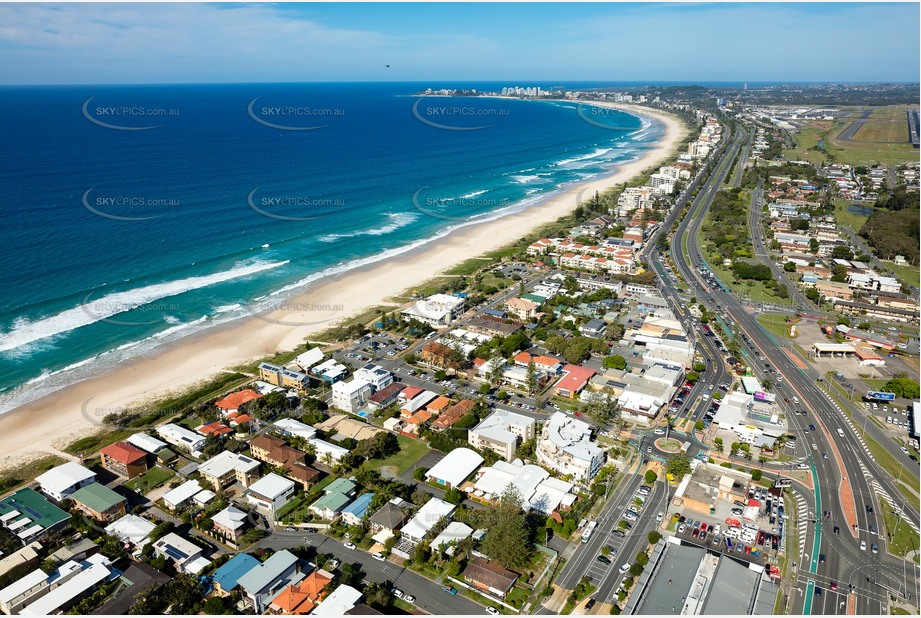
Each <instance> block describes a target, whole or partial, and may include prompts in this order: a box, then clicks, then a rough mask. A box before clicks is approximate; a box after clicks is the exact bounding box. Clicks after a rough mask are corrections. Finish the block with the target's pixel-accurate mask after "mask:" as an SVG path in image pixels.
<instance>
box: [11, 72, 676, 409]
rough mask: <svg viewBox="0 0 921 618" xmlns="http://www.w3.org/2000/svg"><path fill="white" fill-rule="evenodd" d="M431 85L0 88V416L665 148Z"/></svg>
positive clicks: (644, 132) (646, 134) (655, 131)
mask: <svg viewBox="0 0 921 618" xmlns="http://www.w3.org/2000/svg"><path fill="white" fill-rule="evenodd" d="M426 86H428V84H406V83H399V84H396V83H391V84H377V83H376V84H251V85H238V84H235V85H170V86H160V85H158V86H73V87H3V88H0V111H2V113H3V117H4V119H5V122H4V125H5V126H4V128H3V130H2V137H3V139H0V187H2V194H0V196H2V197H0V200H2V208H3V214H4V221H3V235H2V238H3V242H2V243H0V289H2V290H3V294H2V296H0V412H2V411H7V410H9V409H11V408H13V407H15V406H17V405H20V404H22V403H24V402H26V401H29V400H33V399H35V398H37V397H39V396H41V395H43V394H46V393H49V392H52V391H54V390H57V389H58V388H61V387H62V386H64V385H66V384H68V383H71V382H74V381H77V380H80V379H83V378H85V377H88V376H90V375H94V374H97V373H99V372H101V371H103V370H105V369H106V368H107V367H109V366H112V365H114V364H116V363H118V362H120V361H122V360H124V359H126V358H130V357H133V356H137V355H141V354H149V353H152V352H153V351H155V350H156V348H157V347H158V346H160V345H162V344H164V343H166V342H169V341H172V340H174V339H176V338H179V337H182V336H186V335H188V334H191V333H194V332H197V331H199V330H202V329H205V328H209V327H212V326H214V325H217V324H221V323H224V322H227V321H229V320H234V319H239V318H241V317H247V316H251V315H254V314H256V313H258V312H259V311H262V310H265V309H271V308H275V307H280V306H284V302H285V299H286V298H287V297H288V296H290V295H293V294H295V293H297V292H299V291H302V290H303V288H304V287H305V286H307V285H309V284H310V283H311V282H312V281H315V280H317V279H318V278H320V277H322V276H323V275H326V274H331V273H338V272H344V271H346V270H349V269H351V268H355V267H357V266H360V265H363V264H367V263H370V262H373V261H377V260H381V259H384V258H386V257H388V256H392V255H396V254H399V253H401V252H404V251H408V250H410V249H412V248H413V247H417V246H420V245H422V244H425V243H427V242H433V241H435V240H437V238H440V237H442V236H443V235H445V234H446V233H448V232H449V231H450V230H452V229H455V228H457V227H458V226H463V225H469V224H470V223H471V222H475V221H481V220H485V219H489V218H494V217H498V216H501V215H502V214H505V213H509V212H515V211H520V210H521V209H524V208H526V207H527V206H529V205H532V204H534V203H536V202H537V201H538V200H541V199H545V198H547V197H548V196H551V195H553V194H555V193H557V192H559V191H561V190H564V189H565V188H566V187H568V186H571V185H572V184H574V183H578V182H582V181H585V180H587V179H591V178H593V177H596V176H599V175H603V174H606V173H609V172H610V170H611V169H612V168H613V167H616V165H617V164H618V163H623V162H626V161H631V160H634V159H636V158H637V157H639V156H640V155H641V154H642V152H643V151H644V150H645V149H649V148H651V147H653V146H654V144H655V142H656V141H657V140H658V139H660V138H661V136H662V133H663V131H664V127H663V126H661V125H660V124H659V123H657V122H655V121H650V120H647V119H640V118H638V117H636V116H633V115H630V114H626V113H622V112H611V111H603V110H599V109H598V108H592V107H590V106H580V105H577V104H575V103H560V102H539V103H535V102H530V101H516V100H505V99H486V98H480V97H465V98H460V97H418V96H412V95H413V93H415V92H419V91H421V90H423V89H424V88H425V87H426ZM439 87H442V85H439ZM499 87H500V85H488V84H484V85H480V89H481V90H485V89H493V88H495V89H498V88H499Z"/></svg>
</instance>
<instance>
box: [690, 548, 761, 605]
mask: <svg viewBox="0 0 921 618" xmlns="http://www.w3.org/2000/svg"><path fill="white" fill-rule="evenodd" d="M760 578H761V573H759V572H757V571H752V570H751V569H749V568H748V567H746V566H744V565H742V564H739V563H738V562H736V561H735V560H733V559H732V558H727V557H726V556H723V557H721V558H720V563H719V565H717V567H716V572H715V573H714V574H713V581H712V582H711V584H710V590H709V592H708V593H707V600H706V601H704V606H703V610H701V612H700V613H701V614H704V615H707V616H721V615H727V614H729V615H737V616H745V615H747V614H748V609H749V607H751V605H752V600H753V598H754V596H755V587H756V586H757V585H758V580H759V579H760Z"/></svg>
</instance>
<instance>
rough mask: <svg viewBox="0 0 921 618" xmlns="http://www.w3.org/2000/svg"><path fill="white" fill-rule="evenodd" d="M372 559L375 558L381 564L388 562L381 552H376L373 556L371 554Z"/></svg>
mask: <svg viewBox="0 0 921 618" xmlns="http://www.w3.org/2000/svg"><path fill="white" fill-rule="evenodd" d="M371 557H372V558H374V559H375V560H377V561H379V562H384V561H385V560H387V559H386V558H385V557H384V554H382V553H381V552H379V551H376V552H374V553H373V554H371Z"/></svg>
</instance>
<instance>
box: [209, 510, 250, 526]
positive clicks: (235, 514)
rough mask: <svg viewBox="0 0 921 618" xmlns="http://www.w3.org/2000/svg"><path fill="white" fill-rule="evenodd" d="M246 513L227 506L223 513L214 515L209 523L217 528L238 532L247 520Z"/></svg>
mask: <svg viewBox="0 0 921 618" xmlns="http://www.w3.org/2000/svg"><path fill="white" fill-rule="evenodd" d="M247 516H248V515H247V513H246V511H241V510H240V509H238V508H236V507H234V506H228V507H227V508H226V509H224V510H223V511H220V512H218V513H215V515H214V517H212V518H211V521H213V522H214V523H215V525H217V526H221V527H222V528H225V529H227V530H233V531H236V530H239V529H240V528H242V527H243V526H245V525H246V518H247Z"/></svg>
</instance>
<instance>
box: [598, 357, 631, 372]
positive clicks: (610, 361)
mask: <svg viewBox="0 0 921 618" xmlns="http://www.w3.org/2000/svg"><path fill="white" fill-rule="evenodd" d="M601 364H602V366H604V368H605V369H620V370H621V371H623V370H624V369H626V368H627V359H625V358H624V357H623V356H621V355H620V354H615V355H613V356H605V357H604V360H603V361H601Z"/></svg>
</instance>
